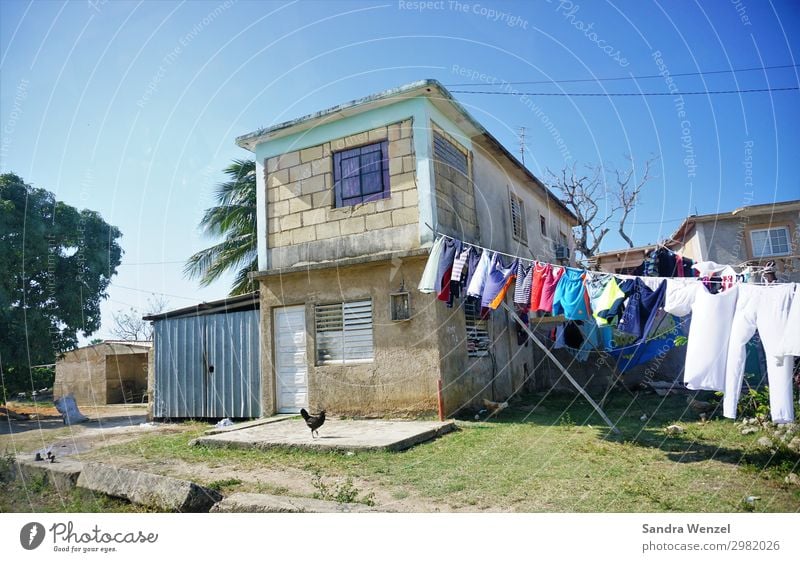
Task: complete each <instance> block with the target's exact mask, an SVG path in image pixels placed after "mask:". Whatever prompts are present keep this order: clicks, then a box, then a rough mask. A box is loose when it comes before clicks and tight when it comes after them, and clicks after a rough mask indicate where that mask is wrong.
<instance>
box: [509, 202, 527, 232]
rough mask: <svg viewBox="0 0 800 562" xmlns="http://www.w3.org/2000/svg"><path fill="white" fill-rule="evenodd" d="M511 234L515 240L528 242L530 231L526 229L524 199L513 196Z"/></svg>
mask: <svg viewBox="0 0 800 562" xmlns="http://www.w3.org/2000/svg"><path fill="white" fill-rule="evenodd" d="M511 233H512V234H513V235H514V240H518V241H519V242H523V243H527V242H528V230H527V228H526V227H525V205H524V204H523V202H522V199H520V198H519V197H517V196H516V195H514V194H513V193H512V194H511Z"/></svg>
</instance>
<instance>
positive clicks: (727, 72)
mask: <svg viewBox="0 0 800 562" xmlns="http://www.w3.org/2000/svg"><path fill="white" fill-rule="evenodd" d="M798 66H800V64H779V65H775V66H754V67H751V68H731V69H728V70H707V71H700V72H679V73H678V74H670V76H672V77H673V78H674V77H676V76H706V75H710V74H731V73H735V72H752V71H754V70H775V69H779V68H797V67H798ZM648 78H663V76H662V75H661V74H648V75H645V76H614V77H606V78H573V79H570V80H522V81H518V82H501V83H499V84H487V83H486V82H461V83H459V84H445V87H447V88H450V87H461V86H505V85H506V84H577V83H580V82H614V81H618V80H645V79H648Z"/></svg>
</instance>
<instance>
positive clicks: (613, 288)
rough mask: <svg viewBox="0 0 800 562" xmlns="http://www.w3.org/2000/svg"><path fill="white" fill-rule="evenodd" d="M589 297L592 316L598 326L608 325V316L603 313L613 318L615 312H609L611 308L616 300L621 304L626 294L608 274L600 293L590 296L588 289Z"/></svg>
mask: <svg viewBox="0 0 800 562" xmlns="http://www.w3.org/2000/svg"><path fill="white" fill-rule="evenodd" d="M589 298H590V299H591V305H592V316H593V317H594V320H595V323H596V324H597V325H598V326H608V323H609V322H608V318H606V317H605V316H604V315H605V314H609V316H610V317H611V318H614V317H615V316H616V314H611V313H610V310H611V308H612V307H613V306H614V304H615V303H616V302H617V301H619V305H620V306H621V305H622V302H624V301H625V298H626V295H625V293H624V292H623V291H622V290H621V289H620V288H619V285H618V284H617V280H616V279H615V278H614V276H613V275H609V276H608V279H607V280H606V281H605V285H603V289H602V291H601V292H600V295H599V296H597V297H595V298H592V294H591V291H590V293H589Z"/></svg>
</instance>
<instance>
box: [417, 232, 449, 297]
mask: <svg viewBox="0 0 800 562" xmlns="http://www.w3.org/2000/svg"><path fill="white" fill-rule="evenodd" d="M443 247H444V238H437V239H436V241H434V243H433V246H432V247H431V254H430V255H429V256H428V261H427V262H426V263H425V269H424V270H423V271H422V278H421V279H420V280H419V285H417V289H419V292H420V293H435V292H436V274H437V273H438V271H439V257H440V256H441V255H442V249H443Z"/></svg>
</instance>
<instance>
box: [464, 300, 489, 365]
mask: <svg viewBox="0 0 800 562" xmlns="http://www.w3.org/2000/svg"><path fill="white" fill-rule="evenodd" d="M464 319H465V320H466V324H467V357H485V356H487V355H489V321H488V320H486V319H483V318H481V303H480V301H476V300H473V299H467V300H466V301H464Z"/></svg>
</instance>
